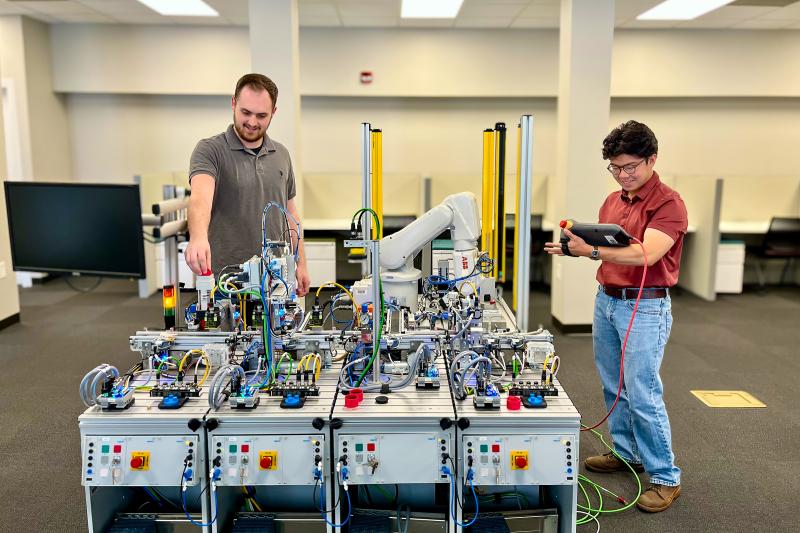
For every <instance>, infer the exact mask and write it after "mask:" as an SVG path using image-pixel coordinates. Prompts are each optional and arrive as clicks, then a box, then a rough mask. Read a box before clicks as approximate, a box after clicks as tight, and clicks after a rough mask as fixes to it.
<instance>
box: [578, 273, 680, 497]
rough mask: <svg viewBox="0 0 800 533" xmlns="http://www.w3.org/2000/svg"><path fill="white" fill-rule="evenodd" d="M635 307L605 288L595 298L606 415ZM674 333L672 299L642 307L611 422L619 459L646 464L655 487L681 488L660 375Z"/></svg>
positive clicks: (642, 303) (596, 351)
mask: <svg viewBox="0 0 800 533" xmlns="http://www.w3.org/2000/svg"><path fill="white" fill-rule="evenodd" d="M635 303H636V300H621V299H619V298H612V297H611V296H608V295H607V294H606V293H605V292H603V290H602V288H600V289H599V290H598V292H597V297H596V298H595V306H594V324H593V327H592V337H593V340H594V360H595V365H596V366H597V372H598V373H599V374H600V381H602V383H603V396H604V398H605V402H606V408H607V409H610V408H611V405H612V404H613V403H614V398H616V396H617V389H618V388H619V360H620V351H621V350H622V343H623V341H624V340H625V332H626V331H627V329H628V323H629V322H630V319H631V314H633V306H634V304H635ZM671 329H672V301H671V300H670V298H669V296H667V297H666V298H652V299H642V300H640V301H639V309H638V311H637V312H636V319H635V320H634V323H633V329H632V330H631V334H630V337H629V338H628V345H627V348H626V349H625V382H624V385H623V387H622V392H621V394H620V397H619V402H618V403H617V407H616V408H615V409H614V412H613V413H611V416H610V417H609V419H608V425H609V429H610V431H611V438H612V439H613V440H614V448H615V449H616V451H617V453H619V454H620V455H621V456H622V457H623V458H624V459H625V460H626V461H629V462H632V463H640V464H642V465H643V466H644V469H645V471H646V472H647V473H648V474H649V475H650V480H651V482H653V483H658V484H661V485H668V486H674V485H679V484H680V482H681V470H680V468H678V467H677V466H675V455H674V454H673V453H672V433H671V431H670V427H669V418H668V417H667V408H666V406H665V405H664V386H663V384H662V383H661V377H660V376H659V374H658V371H659V368H661V360H662V359H663V357H664V347H665V346H666V344H667V340H668V339H669V333H670V330H671Z"/></svg>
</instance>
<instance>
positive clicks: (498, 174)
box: [493, 122, 506, 283]
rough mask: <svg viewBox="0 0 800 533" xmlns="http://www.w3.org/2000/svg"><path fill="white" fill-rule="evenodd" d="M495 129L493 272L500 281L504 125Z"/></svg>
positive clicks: (503, 232)
mask: <svg viewBox="0 0 800 533" xmlns="http://www.w3.org/2000/svg"><path fill="white" fill-rule="evenodd" d="M494 131H495V157H494V160H495V177H494V178H495V180H494V182H495V189H494V192H495V206H496V207H495V218H496V220H497V222H496V223H495V226H494V243H493V244H494V259H495V263H494V264H495V267H494V274H495V276H497V279H498V281H500V282H501V283H502V282H504V281H505V280H506V272H505V270H506V125H505V123H503V122H498V123H497V124H495V125H494Z"/></svg>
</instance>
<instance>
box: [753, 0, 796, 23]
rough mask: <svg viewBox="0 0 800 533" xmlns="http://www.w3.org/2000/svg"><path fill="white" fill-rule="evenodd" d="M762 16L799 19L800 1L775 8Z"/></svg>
mask: <svg viewBox="0 0 800 533" xmlns="http://www.w3.org/2000/svg"><path fill="white" fill-rule="evenodd" d="M760 18H767V19H789V20H798V19H800V2H797V3H794V4H790V5H788V6H786V7H782V8H780V9H775V10H774V11H770V12H769V13H765V14H764V15H761V17H760Z"/></svg>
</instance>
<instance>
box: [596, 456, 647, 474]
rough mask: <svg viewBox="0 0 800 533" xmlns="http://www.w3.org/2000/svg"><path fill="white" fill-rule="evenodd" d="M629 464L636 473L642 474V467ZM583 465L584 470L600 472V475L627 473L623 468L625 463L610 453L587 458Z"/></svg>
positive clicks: (626, 469) (626, 468)
mask: <svg viewBox="0 0 800 533" xmlns="http://www.w3.org/2000/svg"><path fill="white" fill-rule="evenodd" d="M629 464H630V465H631V467H632V468H633V469H634V470H635V471H636V472H644V467H643V466H642V465H638V464H635V463H629ZM583 465H584V466H585V467H586V470H590V471H592V472H600V473H601V474H607V473H609V472H628V471H629V470H628V467H627V466H625V463H623V462H622V461H620V460H619V458H618V457H617V456H616V455H614V454H613V453H611V452H609V453H607V454H604V455H595V456H594V457H589V458H588V459H586V460H585V461H584V462H583Z"/></svg>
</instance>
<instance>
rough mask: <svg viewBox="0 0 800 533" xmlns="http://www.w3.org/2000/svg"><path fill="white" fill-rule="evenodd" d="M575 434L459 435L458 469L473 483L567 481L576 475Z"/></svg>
mask: <svg viewBox="0 0 800 533" xmlns="http://www.w3.org/2000/svg"><path fill="white" fill-rule="evenodd" d="M577 440H578V437H577V435H575V434H571V435H570V434H533V435H463V436H462V442H461V444H462V451H463V455H462V465H463V466H462V468H463V470H462V472H463V475H464V476H465V477H466V476H467V475H468V473H469V472H470V470H472V476H473V478H472V482H473V484H475V485H570V484H574V483H576V481H575V480H576V479H577V478H578V467H577V464H578V461H577V457H578V448H577Z"/></svg>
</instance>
